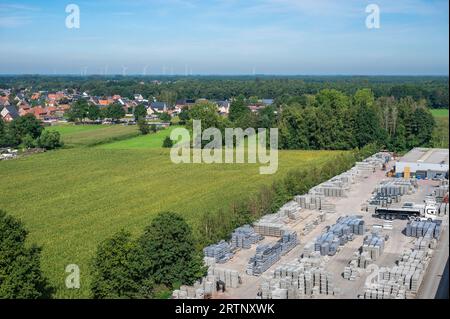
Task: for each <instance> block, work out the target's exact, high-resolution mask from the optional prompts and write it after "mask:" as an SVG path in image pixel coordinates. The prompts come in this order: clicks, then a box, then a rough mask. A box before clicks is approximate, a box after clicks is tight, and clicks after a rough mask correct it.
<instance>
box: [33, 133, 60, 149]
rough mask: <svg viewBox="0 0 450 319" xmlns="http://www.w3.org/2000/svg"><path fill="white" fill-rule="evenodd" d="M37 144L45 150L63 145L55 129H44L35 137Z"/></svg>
mask: <svg viewBox="0 0 450 319" xmlns="http://www.w3.org/2000/svg"><path fill="white" fill-rule="evenodd" d="M36 144H37V146H39V147H42V148H45V149H47V150H53V149H55V148H58V147H61V146H62V145H63V143H62V141H61V136H60V134H59V132H56V131H44V132H43V133H42V134H41V136H40V137H39V138H38V139H37V142H36Z"/></svg>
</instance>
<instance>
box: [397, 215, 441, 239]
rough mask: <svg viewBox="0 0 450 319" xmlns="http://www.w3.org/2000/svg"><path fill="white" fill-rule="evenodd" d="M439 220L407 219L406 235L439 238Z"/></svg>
mask: <svg viewBox="0 0 450 319" xmlns="http://www.w3.org/2000/svg"><path fill="white" fill-rule="evenodd" d="M441 224H442V221H441V220H434V221H420V222H419V221H409V222H408V223H407V224H406V231H405V233H406V236H408V237H428V238H436V239H439V237H440V235H441Z"/></svg>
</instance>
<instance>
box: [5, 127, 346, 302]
mask: <svg viewBox="0 0 450 319" xmlns="http://www.w3.org/2000/svg"><path fill="white" fill-rule="evenodd" d="M117 128H123V127H121V126H117ZM124 128H129V127H124ZM107 129H109V128H107ZM99 131H101V130H100V129H99V130H95V131H91V132H90V133H94V132H95V133H97V132H99ZM78 134H81V133H78ZM86 139H87V138H86ZM78 141H79V140H78ZM337 153H338V152H331V151H281V152H280V159H279V170H278V172H277V174H276V175H260V174H259V171H258V169H259V167H260V165H259V164H239V165H238V164H233V165H232V164H210V165H208V164H195V165H194V164H191V165H187V164H184V165H175V164H173V163H172V162H171V161H170V158H169V150H164V149H160V148H159V149H133V150H120V149H113V150H108V149H99V148H72V149H63V150H58V151H52V152H47V153H43V154H38V155H35V156H30V157H26V158H21V159H17V160H12V161H4V162H1V163H0V181H1V185H2V192H0V203H1V205H0V207H1V208H2V209H3V210H5V211H6V212H8V213H10V214H12V215H14V216H17V217H19V218H20V219H22V220H23V221H24V223H25V225H26V227H27V228H28V229H29V231H30V242H36V243H38V244H39V245H41V246H42V247H43V253H42V259H43V260H42V264H43V269H44V272H45V274H46V275H47V276H48V277H49V278H50V280H51V282H52V284H53V285H55V286H56V287H57V289H58V290H57V292H56V297H88V295H89V274H88V266H89V261H90V259H91V257H92V255H93V253H94V252H95V249H96V247H97V244H98V243H99V242H100V241H101V240H103V239H105V238H107V237H110V236H111V235H113V234H114V233H116V232H117V231H119V230H120V229H122V228H123V229H126V230H128V231H131V232H132V233H134V234H137V233H138V232H139V231H141V230H142V229H143V228H144V227H145V226H146V225H148V224H149V223H150V220H151V218H152V216H154V215H155V214H156V213H158V212H159V211H164V210H173V211H176V212H179V213H181V214H183V216H185V218H186V219H187V221H188V222H189V223H190V224H191V225H192V226H194V227H195V225H196V222H197V217H198V216H199V214H200V213H201V212H204V211H213V210H214V211H215V210H218V209H220V208H226V207H228V205H230V203H231V202H233V201H235V200H238V199H240V198H243V197H247V196H249V195H250V194H252V193H253V192H256V191H257V190H258V189H259V187H260V185H263V184H269V183H270V182H271V181H273V180H274V178H277V177H280V176H282V175H283V174H285V173H286V171H287V170H289V169H291V168H305V169H308V167H310V166H311V165H312V164H313V163H315V164H319V165H320V164H323V163H326V162H327V160H328V161H329V160H330V158H331V157H333V155H336V154H337ZM68 264H77V265H79V266H80V269H81V280H82V282H81V289H80V290H68V289H66V288H65V286H64V280H65V277H66V275H67V273H65V271H64V270H65V267H66V265H68Z"/></svg>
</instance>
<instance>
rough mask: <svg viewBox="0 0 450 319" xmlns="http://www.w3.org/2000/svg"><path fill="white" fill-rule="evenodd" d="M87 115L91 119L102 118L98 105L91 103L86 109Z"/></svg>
mask: <svg viewBox="0 0 450 319" xmlns="http://www.w3.org/2000/svg"><path fill="white" fill-rule="evenodd" d="M85 115H86V117H87V118H88V119H90V120H91V121H95V120H98V119H99V118H100V110H99V108H98V107H97V106H95V105H92V104H89V105H88V106H87V109H86V114H85Z"/></svg>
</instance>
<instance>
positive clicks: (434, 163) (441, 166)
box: [395, 147, 448, 178]
mask: <svg viewBox="0 0 450 319" xmlns="http://www.w3.org/2000/svg"><path fill="white" fill-rule="evenodd" d="M395 173H396V174H397V175H400V176H403V175H410V176H416V177H417V178H435V177H437V176H441V177H442V176H446V175H447V176H448V149H443V148H419V147H417V148H414V149H412V150H411V151H409V152H408V153H407V154H405V156H403V157H401V158H400V159H399V160H398V161H397V163H396V164H395Z"/></svg>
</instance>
